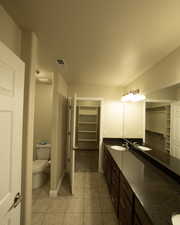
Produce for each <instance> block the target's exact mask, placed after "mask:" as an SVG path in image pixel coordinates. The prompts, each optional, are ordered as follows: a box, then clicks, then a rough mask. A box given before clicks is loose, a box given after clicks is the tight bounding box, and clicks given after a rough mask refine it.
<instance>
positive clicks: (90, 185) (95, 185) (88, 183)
mask: <svg viewBox="0 0 180 225" xmlns="http://www.w3.org/2000/svg"><path fill="white" fill-rule="evenodd" d="M98 187H99V184H98V182H97V181H95V180H93V179H90V180H86V181H85V184H84V188H85V189H88V188H89V189H91V188H98Z"/></svg>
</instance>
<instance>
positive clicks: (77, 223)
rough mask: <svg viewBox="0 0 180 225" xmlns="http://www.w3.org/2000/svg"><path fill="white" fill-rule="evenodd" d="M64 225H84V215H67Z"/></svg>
mask: <svg viewBox="0 0 180 225" xmlns="http://www.w3.org/2000/svg"><path fill="white" fill-rule="evenodd" d="M63 225H83V213H66V214H65V217H64V223H63Z"/></svg>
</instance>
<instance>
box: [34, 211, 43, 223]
mask: <svg viewBox="0 0 180 225" xmlns="http://www.w3.org/2000/svg"><path fill="white" fill-rule="evenodd" d="M43 220H44V214H42V213H33V214H32V225H42V224H43Z"/></svg>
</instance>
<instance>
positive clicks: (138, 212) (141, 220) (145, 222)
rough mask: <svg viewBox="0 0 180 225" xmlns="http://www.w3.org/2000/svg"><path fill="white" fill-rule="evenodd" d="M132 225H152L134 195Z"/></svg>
mask: <svg viewBox="0 0 180 225" xmlns="http://www.w3.org/2000/svg"><path fill="white" fill-rule="evenodd" d="M133 225H152V222H151V221H150V219H149V217H148V216H147V214H146V212H145V211H144V208H143V207H142V205H141V203H140V202H139V200H138V199H137V198H136V197H135V201H134V224H133Z"/></svg>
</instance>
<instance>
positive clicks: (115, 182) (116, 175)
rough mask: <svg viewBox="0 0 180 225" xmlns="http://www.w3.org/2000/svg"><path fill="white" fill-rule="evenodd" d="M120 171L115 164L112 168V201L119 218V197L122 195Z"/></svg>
mask: <svg viewBox="0 0 180 225" xmlns="http://www.w3.org/2000/svg"><path fill="white" fill-rule="evenodd" d="M119 190H120V170H119V168H118V166H117V165H116V164H115V162H112V166H111V199H112V203H113V206H114V209H115V212H116V215H117V217H119V195H120V191H119Z"/></svg>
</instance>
